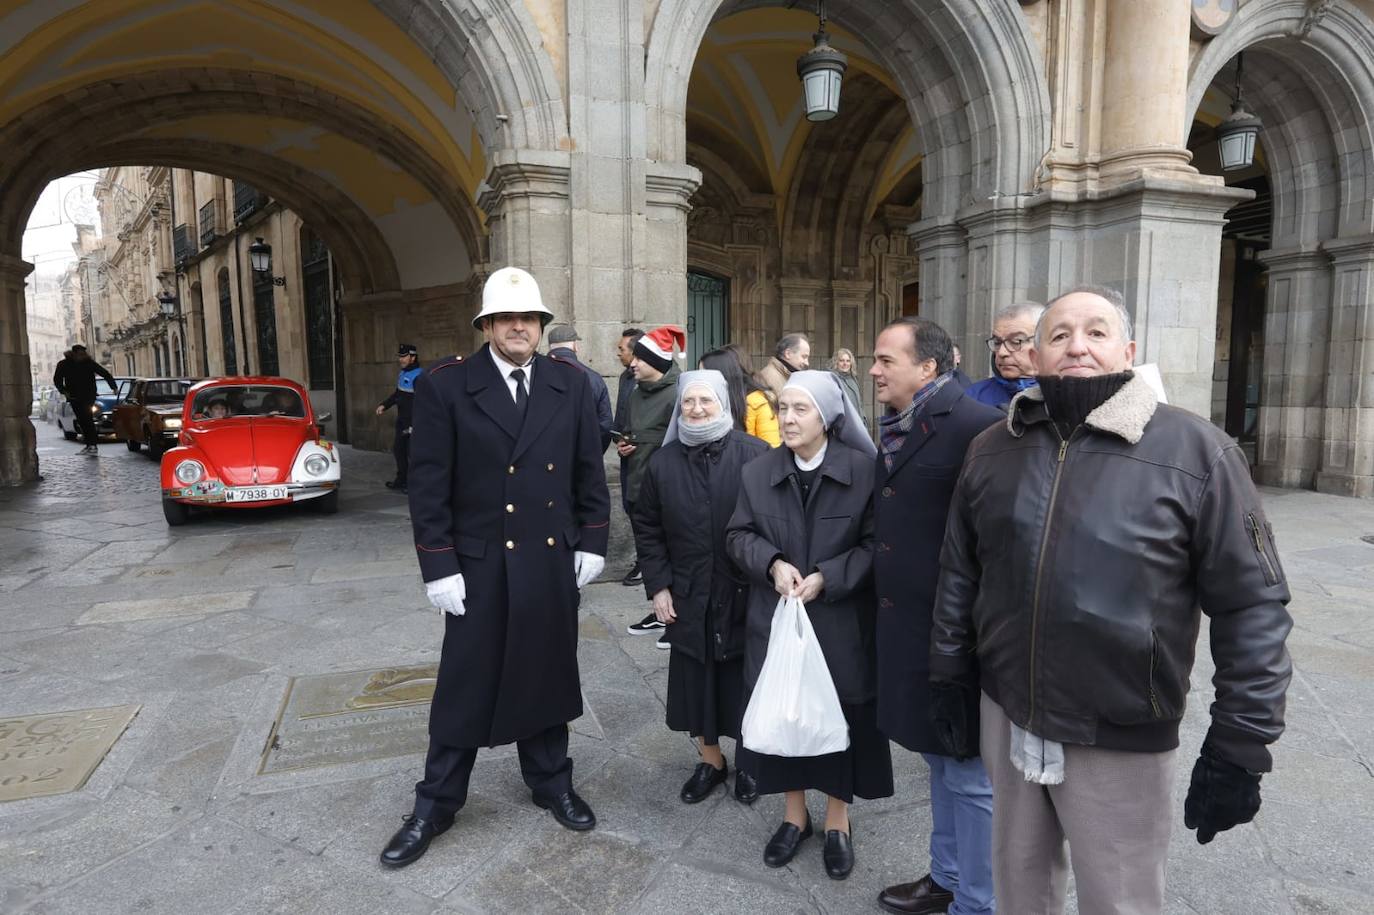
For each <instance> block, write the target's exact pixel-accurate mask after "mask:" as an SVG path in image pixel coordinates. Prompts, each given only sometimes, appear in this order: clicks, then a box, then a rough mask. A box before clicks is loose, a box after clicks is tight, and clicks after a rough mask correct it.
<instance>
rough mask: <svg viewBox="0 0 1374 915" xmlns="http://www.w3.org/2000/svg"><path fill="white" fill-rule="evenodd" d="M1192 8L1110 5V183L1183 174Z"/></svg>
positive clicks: (1105, 104) (1155, 1) (1161, 0)
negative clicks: (1147, 175)
mask: <svg viewBox="0 0 1374 915" xmlns="http://www.w3.org/2000/svg"><path fill="white" fill-rule="evenodd" d="M1190 9H1191V8H1190V5H1189V4H1188V3H1186V2H1184V0H1130V2H1129V3H1119V2H1115V3H1109V4H1108V5H1107V40H1106V56H1105V62H1106V63H1105V71H1104V73H1103V86H1102V109H1101V122H1100V123H1101V150H1102V160H1101V169H1102V175H1103V177H1104V178H1109V177H1112V178H1116V177H1120V178H1125V177H1129V176H1131V175H1136V174H1140V173H1141V172H1142V171H1165V172H1168V171H1185V172H1189V173H1192V172H1193V169H1192V167H1191V166H1189V164H1188V163H1189V162H1190V161H1191V159H1192V155H1191V154H1190V153H1189V152H1188V150H1187V149H1186V148H1185V145H1184V144H1185V143H1186V142H1187V137H1186V136H1185V134H1184V131H1185V128H1186V125H1187V120H1188V111H1187V104H1188V62H1189V53H1190V44H1189V29H1190V27H1191V26H1190Z"/></svg>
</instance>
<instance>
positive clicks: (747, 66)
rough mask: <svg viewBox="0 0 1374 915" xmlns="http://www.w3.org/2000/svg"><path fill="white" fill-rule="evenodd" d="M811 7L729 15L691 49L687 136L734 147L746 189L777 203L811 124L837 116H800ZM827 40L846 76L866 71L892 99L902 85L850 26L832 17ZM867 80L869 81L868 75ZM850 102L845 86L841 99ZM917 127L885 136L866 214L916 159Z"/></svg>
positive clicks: (830, 126)
mask: <svg viewBox="0 0 1374 915" xmlns="http://www.w3.org/2000/svg"><path fill="white" fill-rule="evenodd" d="M815 27H816V19H815V16H814V15H811V14H810V13H808V12H805V11H803V10H787V9H781V8H765V9H756V10H747V11H744V12H740V13H735V14H733V15H731V16H727V17H725V18H724V19H721V20H720V21H718V22H716V23H714V24H712V26H711V28H710V30H709V31H708V32H707V33H706V37H705V38H704V39H703V41H702V44H701V49H700V50H699V51H698V53H697V59H696V64H695V66H694V67H693V69H692V79H691V83H690V85H689V87H688V91H687V118H688V135H689V137H692V136H694V135H695V136H698V137H707V138H709V141H710V142H711V145H712V146H713V147H715V148H716V152H717V153H723V152H724V151H723V150H722V149H721V147H722V146H724V145H726V144H729V145H730V146H732V147H733V149H732V150H731V152H732V153H733V155H730V156H725V158H726V159H727V161H731V162H732V163H733V164H734V165H735V167H736V171H737V172H738V173H739V175H740V177H741V178H743V180H745V181H746V183H748V184H750V185H751V186H750V190H752V191H754V192H757V193H762V194H771V195H773V197H774V198H775V199H776V200H777V206H778V208H779V220H780V221H781V218H782V213H781V208H782V207H783V206H784V205H785V200H786V197H787V194H788V191H789V189H790V187H791V185H792V182H793V181H794V180H795V179H796V177H797V173H798V166H799V163H800V162H801V159H802V155H803V151H804V150H805V149H806V147H807V142H808V140H809V139H810V138H811V136H812V134H813V132H815V131H825V130H834V129H836V124H835V122H828V123H821V124H813V123H812V122H810V121H808V120H807V119H806V110H805V103H804V100H803V96H802V90H801V84H800V82H799V80H798V78H797V70H796V63H797V57H798V55H799V54H801V52H803V51H805V50H807V49H808V48H810V47H811V46H812V45H813V43H814V42H813V40H812V33H813V32H814V31H815ZM829 31H830V33H831V44H832V45H833V46H834V47H835V48H837V49H838V50H840V51H842V52H844V53H845V54H846V55H848V57H849V68H850V69H849V74H848V75H847V76H846V82H849V81H850V80H851V79H853V78H855V77H860V76H867V77H869V78H870V79H871V80H872V81H873V82H874V83H876V84H877V85H876V86H874V87H873V88H875V89H877V90H878V91H879V92H881V91H882V90H884V89H885V90H886V91H887V92H888V93H890V95H891V97H892V100H893V101H894V102H900V99H901V93H900V91H899V90H898V88H897V84H896V82H895V81H894V80H893V79H892V77H891V75H890V74H889V73H888V72H887V71H886V69H884V67H883V66H882V64H880V63H879V62H877V61H876V60H875V58H874V55H873V53H872V51H870V50H869V49H868V47H867V46H865V45H864V44H863V43H862V42H861V41H860V40H859V39H858V38H857V37H856V36H855V35H854V34H853V33H851V32H849V31H847V30H846V29H845V28H844V27H843V26H842V25H840V24H836V23H834V22H833V21H832V22H831V23H830V24H829ZM870 85H872V84H871V83H870ZM855 103H856V99H855V95H854V93H852V92H848V91H847V92H846V99H845V101H842V102H841V105H840V114H841V117H843V115H844V113H845V108H846V105H853V104H855ZM918 149H919V148H918V143H917V137H916V133H915V130H914V128H913V126H912V125H911V124H909V123H908V124H907V125H906V127H905V129H904V130H903V131H902V133H901V135H900V136H899V137H898V138H897V139H896V140H895V141H894V142H893V143H892V144H891V148H890V150H889V152H888V154H887V156H886V157H885V159H884V161H883V164H882V166H881V168H880V169H879V174H878V178H877V182H876V185H875V188H876V192H875V194H874V195H873V199H872V200H871V201H870V207H869V213H868V214H867V215H868V216H871V215H872V211H873V210H875V209H876V208H877V206H879V205H880V204H881V203H882V201H883V200H885V199H886V197H887V196H888V195H889V194H890V193H891V192H892V191H893V190H894V189H895V188H897V187H898V186H899V185H901V184H902V182H903V179H904V178H906V177H907V176H908V175H910V174H911V173H912V172H913V170H914V169H916V168H917V167H918V166H919V165H920V162H921V156H920V153H919V151H918Z"/></svg>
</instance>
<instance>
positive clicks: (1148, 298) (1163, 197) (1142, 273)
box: [1026, 174, 1252, 417]
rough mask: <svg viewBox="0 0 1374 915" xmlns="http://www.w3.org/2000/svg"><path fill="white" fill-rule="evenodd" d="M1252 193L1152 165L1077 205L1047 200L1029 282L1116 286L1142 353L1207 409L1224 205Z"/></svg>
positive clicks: (1170, 388)
mask: <svg viewBox="0 0 1374 915" xmlns="http://www.w3.org/2000/svg"><path fill="white" fill-rule="evenodd" d="M1251 196H1252V192H1250V191H1246V190H1237V189H1232V188H1227V187H1224V186H1222V185H1221V184H1220V183H1219V182H1217V183H1213V182H1212V179H1205V180H1201V181H1199V180H1197V176H1193V177H1192V178H1191V179H1189V180H1168V179H1165V178H1161V177H1160V176H1158V175H1157V174H1149V175H1142V176H1138V177H1136V178H1135V179H1133V180H1131V181H1128V182H1124V183H1122V184H1120V185H1118V186H1117V187H1116V188H1115V189H1114V190H1113V191H1112V193H1111V194H1110V196H1104V197H1101V198H1098V199H1090V200H1083V201H1079V202H1078V203H1076V204H1074V205H1073V206H1071V207H1066V206H1063V205H1062V204H1060V203H1058V202H1045V203H1041V204H1039V205H1038V206H1036V207H1035V208H1034V209H1033V210H1031V211H1030V212H1029V213H1028V214H1027V216H1026V223H1027V225H1028V226H1029V227H1030V229H1031V237H1030V238H1029V239H1028V240H1027V242H1026V245H1027V251H1026V261H1027V262H1028V266H1033V267H1034V272H1033V273H1031V274H1030V276H1029V277H1028V279H1027V281H1026V288H1027V290H1028V291H1029V292H1030V293H1032V294H1033V295H1035V296H1037V297H1039V295H1041V294H1042V291H1043V294H1044V295H1045V297H1046V298H1053V297H1055V296H1057V295H1059V294H1061V293H1063V292H1065V291H1066V290H1068V289H1070V288H1072V287H1074V286H1077V285H1082V284H1093V285H1101V286H1109V287H1111V288H1114V289H1117V290H1119V291H1120V292H1121V293H1122V295H1123V296H1124V297H1125V299H1126V305H1127V307H1128V308H1129V309H1130V311H1131V314H1132V316H1133V318H1134V322H1135V328H1134V333H1135V339H1136V349H1137V355H1136V359H1137V361H1138V362H1153V363H1157V364H1158V365H1159V367H1160V371H1161V372H1162V373H1163V375H1164V386H1165V390H1166V391H1167V392H1168V394H1169V400H1170V402H1171V403H1173V404H1174V405H1176V406H1181V407H1184V408H1185V409H1188V410H1192V411H1193V412H1194V413H1197V414H1198V415H1199V416H1204V417H1208V416H1210V415H1211V402H1212V372H1213V355H1214V351H1215V348H1216V310H1217V284H1218V281H1219V272H1220V260H1221V259H1220V251H1221V229H1222V226H1223V225H1224V224H1225V216H1224V214H1225V213H1226V211H1227V210H1229V209H1230V208H1231V207H1233V206H1235V205H1236V204H1237V203H1239V202H1240V201H1242V200H1247V199H1249V198H1250V197H1251ZM1041 271H1043V272H1041Z"/></svg>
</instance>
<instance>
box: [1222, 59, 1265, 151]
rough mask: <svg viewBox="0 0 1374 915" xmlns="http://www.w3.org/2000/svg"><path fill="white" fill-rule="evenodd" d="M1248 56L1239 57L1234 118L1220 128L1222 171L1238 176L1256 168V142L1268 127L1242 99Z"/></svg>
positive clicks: (1232, 106)
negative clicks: (1250, 168)
mask: <svg viewBox="0 0 1374 915" xmlns="http://www.w3.org/2000/svg"><path fill="white" fill-rule="evenodd" d="M1244 67H1245V58H1244V55H1237V56H1236V100H1235V101H1234V102H1232V103H1231V115H1230V117H1228V118H1227V119H1226V120H1224V121H1222V122H1221V123H1220V124H1218V125H1217V130H1216V137H1217V149H1218V151H1219V152H1220V154H1221V170H1222V171H1224V172H1234V171H1239V170H1241V169H1245V168H1249V167H1250V166H1252V165H1254V164H1255V141H1256V140H1257V139H1258V138H1259V132H1260V128H1261V127H1263V126H1264V124H1263V123H1262V122H1261V121H1260V119H1259V118H1258V117H1256V116H1255V115H1253V114H1251V113H1250V112H1249V111H1247V110H1246V109H1245V101H1244V100H1243V99H1242V98H1241V89H1240V78H1241V74H1242V73H1243V72H1244Z"/></svg>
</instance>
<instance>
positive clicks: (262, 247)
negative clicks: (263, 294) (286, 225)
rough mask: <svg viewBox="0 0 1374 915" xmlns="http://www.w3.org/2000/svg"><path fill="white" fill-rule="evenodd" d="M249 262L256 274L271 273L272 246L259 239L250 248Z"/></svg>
mask: <svg viewBox="0 0 1374 915" xmlns="http://www.w3.org/2000/svg"><path fill="white" fill-rule="evenodd" d="M248 260H249V262H250V263H251V264H252V267H253V272H254V273H271V272H272V246H271V245H269V244H268V243H267V242H265V241H263V240H262V238H261V237H259V238H258V240H257V241H256V242H254V243H253V244H251V245H249V246H248Z"/></svg>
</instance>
